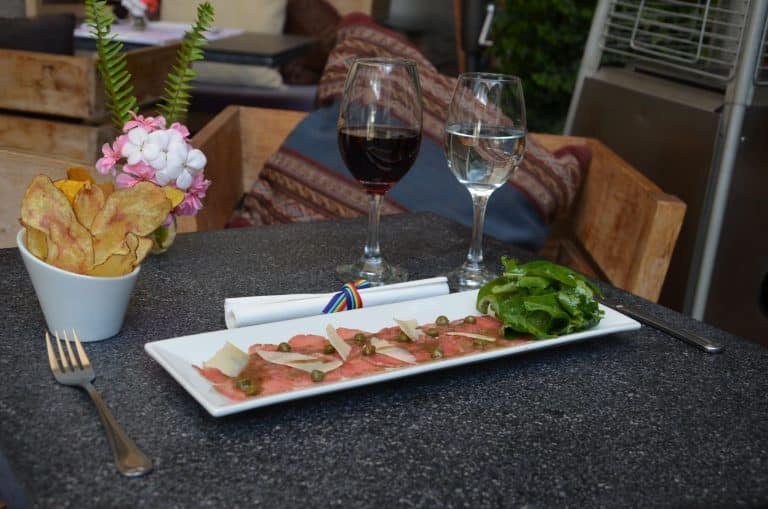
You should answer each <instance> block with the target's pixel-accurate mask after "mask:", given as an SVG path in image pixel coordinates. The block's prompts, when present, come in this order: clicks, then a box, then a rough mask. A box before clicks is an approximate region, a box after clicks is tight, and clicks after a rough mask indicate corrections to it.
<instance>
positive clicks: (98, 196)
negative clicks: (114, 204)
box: [72, 186, 105, 230]
mask: <svg viewBox="0 0 768 509" xmlns="http://www.w3.org/2000/svg"><path fill="white" fill-rule="evenodd" d="M104 202H105V199H104V193H103V192H102V190H101V188H100V187H99V186H89V187H83V188H82V189H80V191H79V192H78V193H77V194H76V195H75V201H74V202H73V203H72V208H73V209H74V211H75V216H77V221H78V222H79V223H80V224H81V225H83V226H85V227H86V228H88V229H89V230H90V228H91V224H93V219H94V218H95V217H96V214H98V213H99V211H100V210H101V209H103V208H104Z"/></svg>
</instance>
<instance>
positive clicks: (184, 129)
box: [170, 122, 189, 141]
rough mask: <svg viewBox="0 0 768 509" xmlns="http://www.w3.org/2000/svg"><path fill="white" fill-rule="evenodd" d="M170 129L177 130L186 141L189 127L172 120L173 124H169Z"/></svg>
mask: <svg viewBox="0 0 768 509" xmlns="http://www.w3.org/2000/svg"><path fill="white" fill-rule="evenodd" d="M170 129H173V130H174V131H177V132H178V133H179V134H180V135H181V137H182V138H184V141H187V138H189V129H187V126H185V125H184V124H180V123H178V122H174V123H173V124H171V127H170Z"/></svg>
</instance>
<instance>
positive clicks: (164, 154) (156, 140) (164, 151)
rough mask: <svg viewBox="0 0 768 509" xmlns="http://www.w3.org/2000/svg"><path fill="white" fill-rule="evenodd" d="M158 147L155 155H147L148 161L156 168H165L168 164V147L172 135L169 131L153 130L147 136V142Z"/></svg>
mask: <svg viewBox="0 0 768 509" xmlns="http://www.w3.org/2000/svg"><path fill="white" fill-rule="evenodd" d="M146 143H151V144H152V145H155V146H156V147H157V154H156V155H155V156H154V157H147V158H146V162H147V163H148V164H149V165H150V166H152V167H153V168H154V169H156V170H162V169H165V167H166V165H167V164H168V147H169V145H170V143H171V136H170V135H169V134H168V131H163V130H157V131H153V132H152V133H150V134H149V136H148V137H147V142H146Z"/></svg>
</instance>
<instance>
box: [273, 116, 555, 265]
mask: <svg viewBox="0 0 768 509" xmlns="http://www.w3.org/2000/svg"><path fill="white" fill-rule="evenodd" d="M338 114H339V106H338V102H337V103H334V104H332V105H330V106H326V107H323V108H321V109H319V110H316V111H314V112H312V113H310V114H309V115H307V117H306V118H305V119H304V120H303V121H302V122H300V123H299V125H297V126H296V128H295V129H294V130H293V131H292V132H291V134H290V135H289V136H288V139H287V140H286V141H285V143H284V146H286V147H288V148H291V149H293V150H295V151H297V152H300V153H301V154H303V155H304V156H306V157H309V158H311V159H314V160H315V161H317V162H318V163H320V164H322V165H324V166H326V167H327V168H329V169H331V170H333V171H335V172H337V173H339V174H342V175H347V176H349V175H350V174H349V172H348V171H347V167H346V165H345V164H344V161H343V160H342V159H341V155H340V154H339V147H338V143H337V140H336V126H337V119H338ZM387 196H389V197H391V198H392V199H394V200H395V201H397V202H398V203H400V204H401V205H403V206H405V207H406V208H408V209H409V210H411V211H413V212H422V211H429V212H434V213H436V214H439V215H441V216H444V217H447V218H449V219H452V220H454V221H456V222H459V223H462V224H464V225H467V226H471V225H472V200H471V199H470V196H469V192H468V191H467V189H466V188H465V187H464V186H463V185H461V184H460V183H459V182H458V181H457V180H456V178H455V177H454V176H453V174H452V173H451V171H450V170H449V169H448V163H447V161H446V158H445V152H444V150H443V146H442V143H437V142H435V140H433V139H431V138H427V137H424V138H423V139H422V142H421V151H420V152H419V157H418V158H417V159H416V163H415V164H414V165H413V167H412V168H411V170H410V171H409V172H408V174H407V175H406V176H405V177H404V178H403V179H402V180H401V181H400V182H399V183H398V184H397V185H396V186H395V187H393V188H392V190H391V191H390V192H389V193H388V195H387ZM548 230H549V228H548V225H547V223H546V222H545V220H544V218H543V217H542V216H541V214H540V213H539V212H538V211H537V210H536V208H535V207H534V206H533V204H532V203H531V201H530V200H529V199H528V198H527V197H526V196H525V195H523V194H522V193H521V192H520V191H518V190H517V189H515V188H514V187H512V186H511V185H508V184H507V185H504V186H502V187H501V188H499V189H498V190H497V191H496V192H495V193H493V195H492V196H491V199H490V201H489V203H488V211H487V215H486V220H485V233H486V234H487V235H490V236H493V237H495V238H497V239H499V240H502V241H504V242H508V243H511V244H515V245H517V246H520V247H524V248H527V249H530V250H534V251H538V250H539V249H540V248H541V246H543V245H544V241H545V240H546V238H547V234H548Z"/></svg>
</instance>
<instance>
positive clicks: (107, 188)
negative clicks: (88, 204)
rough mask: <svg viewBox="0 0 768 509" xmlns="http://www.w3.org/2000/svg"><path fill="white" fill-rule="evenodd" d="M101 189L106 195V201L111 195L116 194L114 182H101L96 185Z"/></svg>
mask: <svg viewBox="0 0 768 509" xmlns="http://www.w3.org/2000/svg"><path fill="white" fill-rule="evenodd" d="M96 185H97V186H99V187H100V188H101V192H102V193H104V199H105V200H106V199H107V198H109V195H110V194H112V193H114V192H115V183H114V182H101V183H98V184H96Z"/></svg>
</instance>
